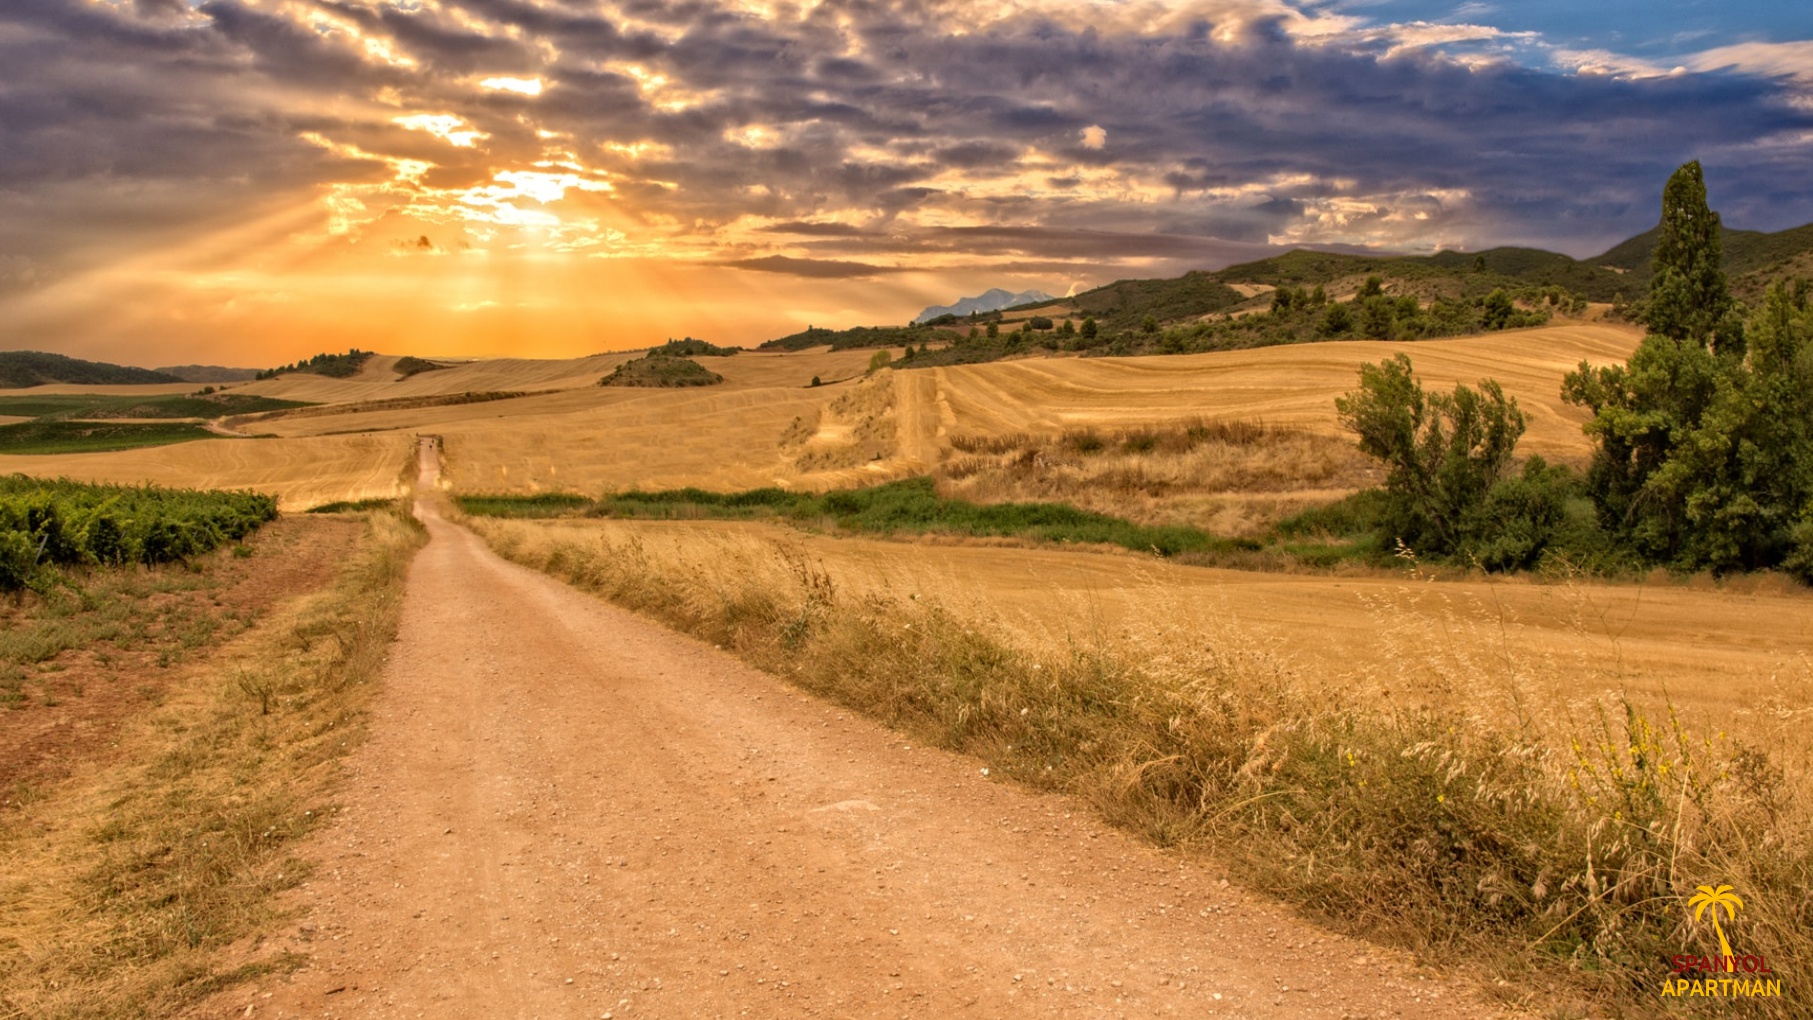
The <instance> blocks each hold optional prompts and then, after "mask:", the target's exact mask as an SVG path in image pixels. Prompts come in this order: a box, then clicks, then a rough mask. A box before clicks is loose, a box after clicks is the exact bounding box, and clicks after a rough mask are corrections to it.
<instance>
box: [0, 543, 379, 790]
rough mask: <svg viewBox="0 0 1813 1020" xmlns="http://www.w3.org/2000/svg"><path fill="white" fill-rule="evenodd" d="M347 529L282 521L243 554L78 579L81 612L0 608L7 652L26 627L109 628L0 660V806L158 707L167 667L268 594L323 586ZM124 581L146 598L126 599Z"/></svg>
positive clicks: (242, 621) (253, 614)
mask: <svg viewBox="0 0 1813 1020" xmlns="http://www.w3.org/2000/svg"><path fill="white" fill-rule="evenodd" d="M359 531H360V525H359V524H358V523H357V522H356V521H350V520H332V519H323V518H285V519H281V520H278V521H275V522H273V523H271V524H269V525H267V526H266V527H264V528H262V529H260V531H259V532H257V533H256V534H254V535H253V536H251V538H250V539H249V540H248V542H247V543H246V546H247V548H249V549H250V550H251V551H252V555H251V556H247V557H239V556H234V555H233V554H232V552H231V550H230V549H222V550H220V551H218V552H216V553H213V554H210V555H209V556H206V557H203V558H202V559H201V560H200V561H198V562H197V563H196V565H195V567H194V568H193V569H191V568H189V567H185V566H182V565H172V566H167V567H160V568H157V569H155V570H138V571H131V572H129V573H127V574H126V575H124V576H120V575H114V574H111V573H110V572H104V571H103V572H96V573H95V574H93V575H90V576H89V577H88V578H84V579H81V583H84V584H87V585H88V586H89V587H90V594H91V596H92V597H93V598H94V599H95V600H96V601H97V603H98V605H96V606H95V607H94V608H93V609H90V610H81V609H77V610H76V611H75V612H73V613H71V614H69V615H67V616H64V615H60V614H57V613H55V612H54V611H53V607H50V606H47V605H45V604H44V602H43V601H42V600H39V599H36V598H29V599H28V600H25V601H22V602H20V603H19V604H17V605H14V604H11V603H8V604H5V605H3V606H0V627H3V629H4V630H5V631H7V632H8V642H9V644H8V647H9V648H10V647H12V643H13V642H19V643H24V642H25V641H26V640H27V639H29V638H30V637H31V636H33V635H34V634H36V635H39V636H41V637H42V639H43V640H45V641H62V640H67V639H69V638H71V637H79V636H80V635H81V634H82V633H84V632H87V633H99V634H106V635H110V636H105V637H100V638H99V639H98V640H95V641H93V642H84V643H82V645H81V646H80V647H75V648H70V649H66V650H64V651H61V652H58V653H57V654H55V655H53V656H51V657H50V658H47V659H44V660H42V661H39V662H35V663H30V662H28V663H19V664H16V665H11V664H8V665H0V668H10V669H11V670H12V671H13V675H12V676H11V677H10V678H9V680H10V683H9V684H8V687H9V688H10V690H8V691H7V692H6V693H8V694H10V695H12V697H11V699H10V703H9V704H8V705H7V706H6V708H4V709H0V807H4V806H9V805H11V804H13V803H14V801H15V800H17V799H18V798H20V797H22V796H28V795H29V791H30V790H32V789H35V788H37V787H39V786H41V785H42V784H45V783H48V782H51V781H54V780H57V779H61V778H63V777H64V776H66V775H68V774H70V772H71V771H72V770H73V769H74V768H76V766H77V765H79V764H81V763H82V762H85V761H87V760H90V759H92V758H94V757H96V756H100V755H104V754H105V753H106V752H107V751H108V749H109V748H110V747H111V745H112V743H113V738H114V735H115V734H116V732H117V731H118V729H119V727H120V724H121V723H122V722H123V721H125V720H126V719H128V718H130V717H131V716H132V715H133V714H135V713H136V712H139V711H142V710H144V709H146V708H149V707H152V706H155V705H156V704H158V702H159V701H160V700H161V698H162V696H163V693H164V691H165V689H166V687H167V686H168V684H169V683H170V681H171V680H172V679H173V677H174V676H175V674H176V673H177V670H175V669H174V668H173V667H175V666H176V665H178V664H179V663H182V662H184V661H185V660H189V659H192V658H195V657H198V656H205V655H206V654H207V652H208V649H209V648H211V647H212V646H213V645H214V644H216V643H217V640H218V639H223V638H227V637H232V636H234V635H237V634H239V633H242V632H243V631H245V630H248V629H250V628H251V627H252V626H253V625H254V624H255V623H256V622H257V621H258V620H259V619H260V618H261V617H263V616H264V614H265V613H266V612H267V611H268V610H269V609H270V608H271V607H272V606H273V605H275V604H276V603H277V602H279V601H280V600H282V599H285V598H288V597H291V596H293V595H295V594H297V593H299V592H305V591H310V590H313V589H315V588H318V587H320V586H321V585H323V584H325V583H327V581H328V579H329V578H330V577H332V576H333V573H334V571H335V570H336V569H338V567H339V565H340V564H341V563H342V562H344V560H345V559H346V557H347V556H348V555H350V553H351V552H352V550H353V548H354V546H355V545H356V543H357V541H358V536H359ZM135 589H147V590H149V591H150V592H151V594H148V595H145V596H144V597H143V598H141V599H134V598H131V597H130V594H129V592H130V591H131V590H135ZM54 598H56V599H58V600H73V599H74V598H75V596H74V595H72V594H68V593H58V594H57V595H56V596H54ZM99 615H104V616H106V617H108V618H107V619H104V620H97V619H94V617H96V616H99Z"/></svg>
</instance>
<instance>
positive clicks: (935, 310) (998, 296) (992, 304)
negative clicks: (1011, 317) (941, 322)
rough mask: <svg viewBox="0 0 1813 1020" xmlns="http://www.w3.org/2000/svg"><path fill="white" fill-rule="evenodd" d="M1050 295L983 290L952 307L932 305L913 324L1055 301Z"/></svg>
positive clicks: (1030, 291)
mask: <svg viewBox="0 0 1813 1020" xmlns="http://www.w3.org/2000/svg"><path fill="white" fill-rule="evenodd" d="M1055 300H1056V298H1053V297H1052V296H1051V295H1050V294H1047V293H1045V292H1044V291H1042V290H1026V291H1021V292H1020V293H1018V294H1014V293H1011V292H1009V291H1005V290H1002V289H1001V288H999V287H996V288H994V289H992V290H985V291H983V292H982V293H980V294H978V295H976V296H975V297H966V298H960V299H959V300H958V301H957V303H956V304H954V305H933V306H931V307H930V308H927V309H926V310H925V311H923V312H920V313H919V314H918V315H916V316H914V317H913V324H914V325H918V324H919V323H922V322H929V321H931V320H932V319H936V318H937V317H939V316H940V315H955V316H957V317H958V318H962V317H964V316H966V315H970V314H972V313H978V312H998V311H1000V310H1001V309H1003V308H1013V307H1014V306H1016V305H1030V304H1034V303H1036V302H1040V301H1055Z"/></svg>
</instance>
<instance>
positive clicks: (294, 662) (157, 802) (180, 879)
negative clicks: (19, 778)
mask: <svg viewBox="0 0 1813 1020" xmlns="http://www.w3.org/2000/svg"><path fill="white" fill-rule="evenodd" d="M369 519H370V521H371V533H370V535H369V536H368V539H367V541H366V542H365V544H364V548H363V551H362V553H361V554H360V556H359V558H358V559H357V560H355V561H354V562H352V563H350V564H349V565H348V566H347V568H346V569H345V570H344V571H343V573H342V575H341V576H340V578H339V579H338V580H337V581H336V582H335V584H334V585H332V586H331V587H330V588H329V589H328V590H326V591H323V592H321V593H319V594H317V595H315V596H312V597H310V598H308V599H307V600H306V601H305V602H304V603H302V604H301V605H299V606H298V607H296V608H294V609H292V610H291V611H289V612H288V613H287V615H285V616H283V617H275V618H273V619H272V620H271V621H269V622H267V623H266V624H263V625H261V626H259V627H258V628H257V629H255V630H253V631H252V632H250V633H249V634H247V635H245V636H244V637H242V638H240V639H238V640H237V641H235V642H234V643H233V644H231V645H230V646H229V647H228V648H226V649H225V650H224V652H223V654H222V655H221V656H220V657H219V658H217V659H216V660H215V661H214V662H212V663H211V664H210V665H209V667H208V668H206V669H204V670H201V671H198V672H197V673H195V674H194V675H192V676H191V677H189V678H188V679H186V680H184V681H181V682H178V683H177V684H176V685H175V686H174V687H173V688H172V690H171V693H170V695H169V696H168V697H167V698H166V700H165V701H164V703H163V704H162V705H161V706H160V707H159V708H158V709H156V710H155V711H153V712H151V713H150V714H149V715H147V716H146V717H145V718H144V719H142V720H140V721H139V722H138V723H137V724H135V725H134V726H132V727H131V728H129V730H128V731H127V732H126V733H125V734H124V735H123V736H122V738H121V741H120V746H119V750H118V752H117V755H116V756H115V757H114V758H113V759H112V760H109V761H106V762H102V763H99V764H97V765H96V766H95V767H93V768H92V769H90V770H88V771H85V772H82V773H78V774H77V775H76V776H74V777H72V778H71V779H70V780H68V781H67V782H65V783H63V784H60V785H59V786H57V787H55V788H53V789H49V790H46V791H44V792H43V795H42V796H41V797H40V798H38V799H37V800H35V801H34V802H32V803H29V804H26V805H24V806H22V807H20V808H19V809H18V810H17V812H16V813H13V814H11V815H10V817H8V818H7V823H8V824H7V825H6V826H5V828H4V831H0V862H3V864H0V1017H31V1018H34V1020H52V1018H78V1017H80V1018H89V1017H93V1018H103V1017H104V1018H138V1017H146V1016H169V1015H174V1014H176V1013H177V1012H178V1011H180V1010H181V1009H182V1008H183V1007H185V1006H186V1005H189V1004H192V1003H194V1002H196V1001H198V1000H199V999H201V998H203V997H205V996H207V995H208V994H210V993H211V992H214V991H217V990H218V989H220V988H222V987H226V986H229V985H231V984H233V983H234V982H236V981H239V980H243V979H244V978H246V977H248V976H251V975H253V974H257V973H261V972H265V971H268V970H271V969H273V968H278V967H282V966H284V965H285V964H286V962H287V961H285V960H282V959H273V958H270V957H269V955H268V954H264V955H261V954H259V953H257V952H256V951H255V950H254V949H253V947H251V946H248V945H245V944H244V943H243V942H242V940H245V939H246V938H247V937H248V936H251V935H254V934H256V933H258V932H259V931H261V930H264V929H266V928H268V926H269V925H270V924H271V923H272V922H273V921H274V920H275V919H276V918H277V917H278V916H280V907H279V906H278V902H277V896H278V894H279V893H281V892H282V891H283V890H285V889H289V888H292V887H294V886H296V885H297V884H299V883H300V882H301V881H302V880H303V879H304V878H306V877H307V873H308V866H307V864H306V863H305V862H304V861H302V860H301V859H299V858H297V857H296V856H294V847H295V844H296V841H297V840H298V839H299V838H300V837H301V836H303V835H304V834H306V833H307V832H309V831H310V830H311V829H313V828H314V827H316V826H317V825H319V824H320V823H321V822H323V821H325V820H326V818H327V817H328V815H329V814H330V813H331V810H332V801H331V789H332V785H331V784H332V779H333V776H334V763H335V762H336V761H337V760H338V759H339V758H340V757H341V756H342V755H344V754H345V753H346V752H347V750H348V749H349V748H350V747H352V746H353V745H354V744H356V743H357V742H358V738H359V728H360V726H361V719H362V713H363V706H364V704H365V702H366V699H367V698H368V697H369V695H370V693H371V691H372V687H371V685H370V681H371V680H373V679H374V678H375V677H376V675H377V673H378V670H379V668H380V666H381V664H382V663H383V660H384V655H385V650H386V649H387V648H388V647H389V644H390V640H391V638H392V637H393V636H394V634H395V630H396V625H397V619H398V612H399V610H400V607H401V593H402V581H403V573H404V569H405V567H406V566H407V564H408V560H409V556H410V554H411V553H412V552H413V550H414V549H415V548H416V546H417V545H419V544H420V542H421V531H420V526H419V525H417V524H416V523H415V522H414V521H413V519H406V518H404V517H402V516H401V515H400V514H397V513H374V514H371V515H370V517H369Z"/></svg>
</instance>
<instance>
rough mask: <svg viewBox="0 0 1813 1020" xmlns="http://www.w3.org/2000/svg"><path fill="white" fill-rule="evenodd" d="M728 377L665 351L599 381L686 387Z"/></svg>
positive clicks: (628, 364)
mask: <svg viewBox="0 0 1813 1020" xmlns="http://www.w3.org/2000/svg"><path fill="white" fill-rule="evenodd" d="M723 381H724V377H723V376H721V375H719V374H718V373H716V372H713V371H712V370H710V369H708V368H706V367H705V366H704V365H701V364H699V363H698V362H696V361H694V360H692V359H691V358H679V357H675V356H673V355H671V354H667V353H664V352H661V351H658V350H657V351H651V352H649V353H648V354H647V355H644V356H643V357H640V358H635V359H633V360H630V361H626V362H624V363H623V364H621V365H618V366H617V367H616V368H614V369H612V370H611V374H610V375H607V376H605V377H604V378H603V379H600V380H598V385H600V386H650V387H663V388H682V387H688V386H715V385H717V384H718V383H721V382H723Z"/></svg>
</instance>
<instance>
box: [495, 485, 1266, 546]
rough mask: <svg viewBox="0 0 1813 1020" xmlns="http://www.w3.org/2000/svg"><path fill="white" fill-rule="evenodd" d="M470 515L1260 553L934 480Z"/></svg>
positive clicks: (508, 507)
mask: <svg viewBox="0 0 1813 1020" xmlns="http://www.w3.org/2000/svg"><path fill="white" fill-rule="evenodd" d="M459 502H460V508H461V509H462V510H464V511H465V512H466V513H468V514H471V515H474V516H483V517H560V516H574V515H584V516H594V517H633V518H644V519H649V518H652V519H659V520H688V519H701V518H715V519H731V520H741V519H749V518H754V517H784V518H788V519H791V520H796V521H818V520H828V521H830V522H832V523H833V524H835V525H836V526H837V527H840V528H843V529H845V530H848V531H858V532H866V533H870V534H880V535H891V534H900V533H918V534H926V533H939V534H957V535H976V536H987V537H1012V538H1028V539H1033V540H1036V541H1041V542H1057V543H1082V544H1092V545H1117V546H1120V547H1122V548H1125V549H1132V550H1135V551H1138V552H1151V553H1156V554H1158V555H1160V556H1177V555H1182V554H1190V553H1195V554H1211V553H1218V552H1227V551H1233V550H1257V549H1258V548H1259V544H1258V543H1256V542H1253V541H1250V540H1240V539H1228V538H1222V537H1220V536H1218V535H1212V534H1210V533H1208V532H1206V531H1203V530H1202V529H1200V528H1192V527H1187V526H1183V525H1166V526H1152V525H1145V524H1135V523H1134V522H1132V521H1128V520H1123V519H1121V518H1119V517H1111V516H1109V515H1107V514H1101V513H1095V512H1093V511H1089V510H1079V509H1077V508H1076V507H1073V506H1070V505H1068V504H1064V503H992V504H980V503H971V502H968V501H967V500H961V499H947V498H945V497H942V496H940V495H938V493H937V491H936V490H935V488H934V485H933V482H932V480H931V479H930V478H911V479H907V480H905V481H900V482H891V483H889V484H887V485H877V486H874V487H873V488H868V489H845V490H838V491H834V492H827V493H810V492H788V491H786V490H784V489H772V488H770V489H752V490H749V491H747V492H735V493H718V492H707V491H705V490H703V489H692V488H688V489H670V490H665V491H659V492H640V491H636V490H631V491H629V492H621V493H615V494H612V495H608V496H605V497H603V498H602V499H598V500H590V499H587V498H585V497H583V496H578V495H574V494H571V493H538V494H536V495H533V496H508V495H482V496H462V497H460V498H459Z"/></svg>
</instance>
